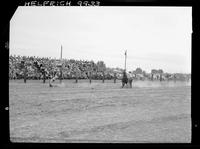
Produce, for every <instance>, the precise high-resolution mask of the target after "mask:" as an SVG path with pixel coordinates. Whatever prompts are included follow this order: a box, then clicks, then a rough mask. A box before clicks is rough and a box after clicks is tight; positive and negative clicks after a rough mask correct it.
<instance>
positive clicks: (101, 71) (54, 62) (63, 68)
mask: <svg viewBox="0 0 200 149" xmlns="http://www.w3.org/2000/svg"><path fill="white" fill-rule="evenodd" d="M25 71H26V74H27V79H42V78H43V77H44V72H45V77H46V78H47V79H49V78H52V77H54V76H55V75H57V76H60V74H61V72H62V78H63V79H74V78H76V77H78V79H87V78H88V77H89V75H91V77H92V79H101V78H102V77H103V76H104V77H105V79H112V78H113V77H114V72H111V71H109V70H106V66H105V64H104V62H103V61H99V62H97V63H95V62H94V61H86V60H74V59H70V60H67V59H62V60H59V59H55V58H47V57H43V58H40V57H35V56H15V55H14V56H13V55H10V56H9V79H22V78H23V77H24V72H25Z"/></svg>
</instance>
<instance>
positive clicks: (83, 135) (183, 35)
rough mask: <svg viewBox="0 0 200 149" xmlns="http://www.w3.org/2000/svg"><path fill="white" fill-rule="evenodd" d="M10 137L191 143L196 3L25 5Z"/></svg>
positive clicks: (18, 17) (18, 31)
mask: <svg viewBox="0 0 200 149" xmlns="http://www.w3.org/2000/svg"><path fill="white" fill-rule="evenodd" d="M9 30H10V31H9V135H10V141H11V142H13V143H15V142H25V143H32V142H33V143H191V140H192V118H191V59H192V58H191V53H192V52H191V51H192V50H191V49H192V48H191V47H192V7H170V6H163V7H159V6H148V7H145V6H137V7H136V6H112V7H111V6H100V7H78V6H71V7H65V6H58V7H34V6H31V7H30V6H19V7H18V8H17V10H16V11H15V13H14V15H13V16H12V18H11V20H10V28H9Z"/></svg>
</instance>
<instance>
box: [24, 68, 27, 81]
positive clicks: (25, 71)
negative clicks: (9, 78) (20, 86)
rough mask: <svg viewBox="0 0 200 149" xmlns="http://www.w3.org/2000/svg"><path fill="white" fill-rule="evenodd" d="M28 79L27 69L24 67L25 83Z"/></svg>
mask: <svg viewBox="0 0 200 149" xmlns="http://www.w3.org/2000/svg"><path fill="white" fill-rule="evenodd" d="M26 79H27V67H26V66H24V83H26Z"/></svg>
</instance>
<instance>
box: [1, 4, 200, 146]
mask: <svg viewBox="0 0 200 149" xmlns="http://www.w3.org/2000/svg"><path fill="white" fill-rule="evenodd" d="M63 1H64V2H65V5H66V7H69V6H80V4H82V5H81V7H89V6H91V5H96V7H99V6H147V7H148V6H158V7H163V6H173V7H192V39H191V40H192V47H191V48H192V51H191V52H192V70H191V74H192V82H191V91H192V94H191V96H192V97H191V106H192V107H191V114H192V143H181V144H180V143H151V144H148V143H147V144H140V143H139V144H138V143H133V144H130V143H129V144H127V143H119V144H118V143H117V144H113V143H109V145H110V144H112V145H117V146H119V145H129V146H130V145H131V146H132V145H134V146H135V145H136V146H140V145H142V146H149V145H150V146H160V147H162V146H168V147H171V146H174V147H176V146H197V145H199V144H200V143H199V142H198V141H199V138H198V136H199V134H200V133H199V129H200V116H199V114H198V113H199V110H198V109H200V107H199V104H198V100H199V99H198V97H199V93H198V88H199V86H200V81H199V79H200V78H199V76H198V75H199V73H198V69H199V68H198V62H199V61H198V59H199V58H200V57H199V56H200V19H199V18H200V12H199V9H200V2H199V1H198V0H105V1H102V0H98V1H95V0H94V1H93V3H92V1H90V0H88V1H87V3H86V2H85V1H79V0H76V1H72V0H71V1H70V5H69V3H67V2H69V1H66V0H63ZM31 2H32V3H31ZM94 2H95V3H94ZM98 2H99V3H98ZM28 4H30V6H48V5H49V6H52V7H54V6H63V5H64V3H63V2H62V3H61V1H58V0H56V1H54V2H53V3H51V4H50V2H49V4H48V3H47V2H45V1H44V0H43V1H39V0H37V1H34V2H33V1H31V0H21V1H9V2H8V3H7V4H3V7H5V9H4V10H3V12H2V13H1V14H2V17H1V22H2V23H1V24H0V25H1V31H0V42H1V50H0V55H1V58H0V64H1V73H0V78H1V82H2V81H3V83H1V93H3V96H2V95H1V100H0V101H1V113H2V116H3V118H2V117H1V133H0V134H1V135H2V136H1V142H3V147H6V148H10V147H11V148H12V147H25V148H27V147H54V145H56V146H55V147H63V146H64V147H65V146H66V145H67V144H66V143H58V144H57V143H55V144H49V143H42V144H41V143H11V142H10V139H9V86H8V84H9V83H8V82H9V79H5V78H8V73H9V69H8V68H9V62H8V59H9V21H10V19H11V18H12V16H13V14H14V13H15V11H16V9H17V7H18V6H25V5H28ZM53 4H54V5H53ZM65 5H64V6H65ZM78 144H79V145H80V144H82V143H78ZM89 144H90V145H91V144H92V143H88V144H87V145H89ZM97 144H98V143H95V144H92V145H97ZM68 145H69V144H68ZM84 145H85V144H84ZM99 145H100V146H99ZM101 145H102V146H101ZM98 146H99V147H105V144H104V143H103V144H98ZM80 147H82V146H80ZM119 147H120V146H119Z"/></svg>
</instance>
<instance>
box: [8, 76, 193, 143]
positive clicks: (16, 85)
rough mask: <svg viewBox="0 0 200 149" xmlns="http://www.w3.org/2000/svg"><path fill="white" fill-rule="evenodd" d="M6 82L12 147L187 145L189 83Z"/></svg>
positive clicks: (189, 140)
mask: <svg viewBox="0 0 200 149" xmlns="http://www.w3.org/2000/svg"><path fill="white" fill-rule="evenodd" d="M74 82H75V80H64V81H63V82H62V83H61V84H60V83H59V81H56V82H55V83H56V84H57V87H53V88H50V87H49V86H48V82H46V83H45V84H43V83H42V80H36V81H33V80H27V83H26V84H25V83H23V80H17V81H16V80H15V81H14V80H10V81H9V110H10V111H9V112H10V116H9V117H10V140H11V141H12V142H114V143H115V142H131V143H146V142H148V143H149V142H150V143H160V142H163V143H182V142H183V143H190V142H191V85H190V82H172V81H171V82H167V81H166V82H159V81H153V82H151V81H134V82H133V88H120V86H121V82H120V81H119V80H118V81H117V83H113V80H111V81H107V80H105V83H102V81H92V83H91V84H90V83H89V81H88V80H79V82H78V83H74Z"/></svg>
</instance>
